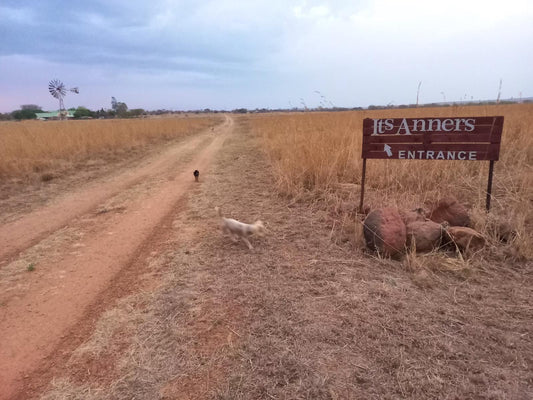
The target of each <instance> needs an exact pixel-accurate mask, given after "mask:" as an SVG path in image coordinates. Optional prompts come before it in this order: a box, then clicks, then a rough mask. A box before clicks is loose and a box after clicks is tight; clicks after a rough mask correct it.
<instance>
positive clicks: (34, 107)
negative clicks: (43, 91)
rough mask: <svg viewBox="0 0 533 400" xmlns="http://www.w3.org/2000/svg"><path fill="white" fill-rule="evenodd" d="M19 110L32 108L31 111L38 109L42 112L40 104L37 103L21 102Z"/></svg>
mask: <svg viewBox="0 0 533 400" xmlns="http://www.w3.org/2000/svg"><path fill="white" fill-rule="evenodd" d="M20 109H21V110H32V111H39V112H42V111H43V109H42V108H41V106H38V105H37V104H23V105H21V106H20Z"/></svg>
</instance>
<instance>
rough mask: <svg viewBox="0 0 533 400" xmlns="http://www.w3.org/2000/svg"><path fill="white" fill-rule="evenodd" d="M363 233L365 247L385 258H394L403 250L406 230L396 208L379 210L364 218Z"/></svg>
mask: <svg viewBox="0 0 533 400" xmlns="http://www.w3.org/2000/svg"><path fill="white" fill-rule="evenodd" d="M363 233H364V236H365V241H366V245H367V246H368V247H369V248H370V249H372V250H376V251H379V252H380V253H381V254H383V255H385V256H390V257H395V256H398V255H400V254H401V253H403V252H404V250H405V241H406V228H405V224H404V222H403V220H402V217H401V215H400V212H399V211H398V209H396V208H390V207H387V208H379V209H376V210H373V211H371V212H370V213H369V214H368V215H367V216H366V218H365V221H364V224H363Z"/></svg>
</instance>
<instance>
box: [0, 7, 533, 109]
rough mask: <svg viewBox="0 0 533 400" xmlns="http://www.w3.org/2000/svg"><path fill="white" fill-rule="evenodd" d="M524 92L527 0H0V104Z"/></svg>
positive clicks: (385, 99)
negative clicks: (60, 88) (55, 83)
mask: <svg viewBox="0 0 533 400" xmlns="http://www.w3.org/2000/svg"><path fill="white" fill-rule="evenodd" d="M51 79H60V80H62V81H63V82H64V83H65V85H66V86H67V88H68V87H75V86H78V87H79V88H80V93H79V94H77V95H76V94H74V93H69V94H68V95H67V96H66V98H65V106H66V107H67V108H69V107H77V106H86V107H88V108H91V109H100V108H102V107H103V108H110V107H111V96H114V97H116V99H117V100H118V101H121V102H124V103H126V104H127V105H128V107H129V108H144V109H148V110H153V109H159V108H165V109H172V110H189V109H203V108H211V109H226V110H231V109H234V108H241V107H244V108H249V109H254V108H290V107H302V102H303V103H305V104H306V105H307V106H308V107H317V106H319V105H321V103H322V105H325V106H330V105H335V106H341V107H357V106H362V107H366V106H368V105H371V104H380V105H386V104H390V103H392V104H394V105H399V104H414V103H415V102H416V93H417V86H418V84H419V82H422V85H421V87H420V103H429V102H439V101H443V100H444V99H446V100H447V101H458V100H464V99H467V100H470V99H495V98H496V97H497V94H498V85H499V82H500V79H502V80H503V85H502V98H510V97H514V98H517V97H519V96H520V95H522V96H523V97H530V96H533V0H479V1H478V0H445V1H443V0H439V1H432V0H401V1H400V0H351V1H348V0H339V1H328V0H317V1H315V0H298V1H290V0H248V1H242V0H241V1H237V0H181V1H180V0H150V1H140V0H119V1H114V0H106V1H98V0H97V1H83V2H82V1H79V2H78V1H71V2H66V1H59V0H55V1H52V0H35V1H25V0H0V89H1V90H0V112H9V111H12V110H15V109H18V108H19V106H20V105H22V104H37V105H40V106H41V107H43V109H48V110H53V109H57V107H58V104H57V100H55V99H54V98H53V97H52V96H50V94H49V93H48V82H49V81H50V80H51Z"/></svg>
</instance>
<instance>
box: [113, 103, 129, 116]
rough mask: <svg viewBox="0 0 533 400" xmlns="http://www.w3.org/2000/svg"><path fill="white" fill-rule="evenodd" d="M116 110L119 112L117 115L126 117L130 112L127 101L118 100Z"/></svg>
mask: <svg viewBox="0 0 533 400" xmlns="http://www.w3.org/2000/svg"><path fill="white" fill-rule="evenodd" d="M115 111H116V112H117V115H118V116H119V117H125V116H126V115H127V113H128V106H127V105H126V103H122V102H118V103H117V108H116V110H115Z"/></svg>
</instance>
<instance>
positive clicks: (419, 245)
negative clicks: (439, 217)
mask: <svg viewBox="0 0 533 400" xmlns="http://www.w3.org/2000/svg"><path fill="white" fill-rule="evenodd" d="M406 233H407V247H408V248H413V249H416V251H417V252H425V251H432V250H434V249H438V248H439V247H440V245H441V243H442V239H443V237H444V236H445V235H446V231H445V230H444V228H443V227H442V225H440V224H437V223H436V222H433V221H413V222H411V223H410V224H408V225H407V226H406Z"/></svg>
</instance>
